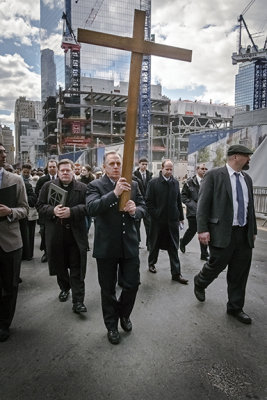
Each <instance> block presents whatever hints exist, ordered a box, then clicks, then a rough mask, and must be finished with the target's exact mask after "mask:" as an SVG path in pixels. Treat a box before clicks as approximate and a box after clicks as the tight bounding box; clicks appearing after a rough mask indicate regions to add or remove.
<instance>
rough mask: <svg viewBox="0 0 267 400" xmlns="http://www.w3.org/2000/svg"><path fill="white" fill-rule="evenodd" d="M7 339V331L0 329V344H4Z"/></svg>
mask: <svg viewBox="0 0 267 400" xmlns="http://www.w3.org/2000/svg"><path fill="white" fill-rule="evenodd" d="M8 338H9V329H8V328H0V342H5V341H6V340H7V339H8Z"/></svg>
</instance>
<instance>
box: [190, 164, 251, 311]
mask: <svg viewBox="0 0 267 400" xmlns="http://www.w3.org/2000/svg"><path fill="white" fill-rule="evenodd" d="M242 173H243V175H244V177H245V182H246V184H247V188H248V198H249V201H248V208H247V224H246V226H245V227H239V226H233V214H234V210H233V198H232V187H231V181H230V177H229V173H228V170H227V167H226V166H225V167H222V168H214V169H212V170H210V171H208V172H207V173H206V175H205V177H204V179H203V182H202V184H201V187H200V192H199V200H198V206H197V227H198V232H199V233H202V232H209V233H210V243H209V248H210V259H209V261H208V262H207V263H205V264H204V266H203V268H202V270H201V271H200V273H199V274H198V275H197V276H196V277H195V284H196V285H197V286H198V287H200V288H203V289H204V288H206V287H207V286H208V285H209V284H210V283H211V282H212V281H213V280H214V279H215V278H217V276H218V275H219V273H220V272H221V271H223V270H224V269H225V268H226V266H228V271H227V285H228V303H227V311H229V312H232V311H233V312H239V311H242V308H243V305H244V302H245V289H246V283H247V279H248V274H249V270H250V264H251V257H252V248H253V247H254V235H256V233H257V225H256V218H255V211H254V203H253V190H252V180H251V178H250V176H249V175H247V174H245V173H244V172H242Z"/></svg>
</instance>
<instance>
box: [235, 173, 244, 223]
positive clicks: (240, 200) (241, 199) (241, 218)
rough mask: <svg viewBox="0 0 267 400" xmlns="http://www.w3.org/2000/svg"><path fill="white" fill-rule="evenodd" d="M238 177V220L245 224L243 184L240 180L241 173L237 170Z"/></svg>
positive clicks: (236, 175)
mask: <svg viewBox="0 0 267 400" xmlns="http://www.w3.org/2000/svg"><path fill="white" fill-rule="evenodd" d="M235 177H236V200H237V202H238V209H237V220H238V224H239V225H240V226H243V225H244V219H245V204H244V196H243V190H242V186H241V183H240V180H239V174H238V173H237V172H235Z"/></svg>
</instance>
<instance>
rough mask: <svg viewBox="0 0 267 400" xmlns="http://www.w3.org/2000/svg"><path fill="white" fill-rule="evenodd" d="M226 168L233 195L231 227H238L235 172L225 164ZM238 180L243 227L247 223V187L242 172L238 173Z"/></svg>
mask: <svg viewBox="0 0 267 400" xmlns="http://www.w3.org/2000/svg"><path fill="white" fill-rule="evenodd" d="M226 168H227V170H228V173H229V177H230V181H231V186H232V195H233V208H234V218H233V225H239V224H238V220H237V209H238V202H237V194H236V176H235V172H236V171H235V170H233V168H231V167H230V165H228V164H226ZM239 180H240V183H241V186H242V191H243V197H244V209H245V222H244V225H246V223H247V216H248V187H247V184H246V182H245V178H244V175H243V174H242V172H239Z"/></svg>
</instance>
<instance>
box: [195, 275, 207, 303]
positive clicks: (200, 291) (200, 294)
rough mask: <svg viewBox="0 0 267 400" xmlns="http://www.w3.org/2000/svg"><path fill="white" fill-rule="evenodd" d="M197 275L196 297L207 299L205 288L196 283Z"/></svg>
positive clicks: (202, 299) (199, 299) (201, 299)
mask: <svg viewBox="0 0 267 400" xmlns="http://www.w3.org/2000/svg"><path fill="white" fill-rule="evenodd" d="M196 278H197V277H196V276H195V277H194V283H195V286H194V293H195V296H196V298H197V299H198V301H205V299H206V296H205V289H203V288H201V287H199V286H198V285H197V284H196Z"/></svg>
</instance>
